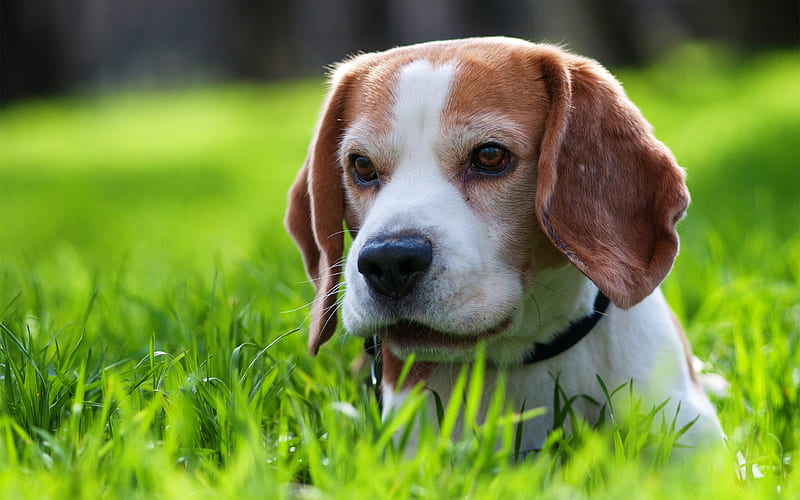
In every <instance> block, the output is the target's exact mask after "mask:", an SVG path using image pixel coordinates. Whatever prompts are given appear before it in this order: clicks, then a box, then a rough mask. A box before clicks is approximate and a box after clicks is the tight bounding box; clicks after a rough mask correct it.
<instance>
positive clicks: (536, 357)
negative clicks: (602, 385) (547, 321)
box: [364, 290, 610, 394]
mask: <svg viewBox="0 0 800 500" xmlns="http://www.w3.org/2000/svg"><path fill="white" fill-rule="evenodd" d="M609 302H610V300H609V299H608V297H606V294H604V293H603V292H601V291H600V290H598V291H597V296H596V297H595V299H594V306H593V307H592V312H591V313H589V314H587V315H586V316H584V317H583V318H581V319H579V320H577V321H574V322H573V323H571V324H570V325H569V327H567V329H566V330H564V331H562V332H561V333H559V334H558V335H556V336H555V337H553V339H552V340H550V342H546V343H544V344H542V343H539V342H536V343H535V344H533V348H532V349H531V350H530V351H528V354H526V355H525V358H524V359H523V360H522V364H523V365H530V364H533V363H538V362H540V361H544V360H546V359H550V358H553V357H555V356H558V355H559V354H561V353H562V352H564V351H566V350H567V349H569V348H570V347H572V346H574V345H575V344H577V343H578V342H580V341H581V340H582V339H583V337H585V336H586V335H587V334H588V333H589V332H590V331H592V328H594V325H596V324H597V322H598V321H600V318H602V317H603V316H605V315H606V309H607V308H608V304H609ZM364 351H366V353H367V354H369V355H370V356H371V357H372V363H371V366H370V376H369V379H368V380H367V384H368V385H371V386H372V387H373V388H374V389H375V391H376V394H380V384H381V375H382V371H383V366H382V363H381V355H380V351H381V339H380V338H378V336H377V335H373V336H371V337H367V338H366V339H365V340H364Z"/></svg>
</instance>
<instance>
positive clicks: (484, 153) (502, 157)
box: [472, 144, 511, 173]
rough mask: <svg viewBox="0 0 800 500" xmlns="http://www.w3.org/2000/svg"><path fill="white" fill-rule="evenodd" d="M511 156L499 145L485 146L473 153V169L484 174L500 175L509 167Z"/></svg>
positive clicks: (479, 147)
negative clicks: (499, 173)
mask: <svg viewBox="0 0 800 500" xmlns="http://www.w3.org/2000/svg"><path fill="white" fill-rule="evenodd" d="M510 157H511V155H510V154H509V152H508V150H506V149H505V148H503V147H502V146H498V145H497V144H483V145H481V146H478V147H477V148H475V149H474V150H473V151H472V168H474V169H476V170H480V171H482V172H489V173H498V172H502V171H503V170H505V168H506V167H507V166H508V163H509V159H510Z"/></svg>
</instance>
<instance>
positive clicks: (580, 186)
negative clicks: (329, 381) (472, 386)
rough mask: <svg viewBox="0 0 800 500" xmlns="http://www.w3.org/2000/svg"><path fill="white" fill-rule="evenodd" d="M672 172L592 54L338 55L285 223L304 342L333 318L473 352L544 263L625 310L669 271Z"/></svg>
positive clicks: (502, 50) (679, 210)
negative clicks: (305, 291)
mask: <svg viewBox="0 0 800 500" xmlns="http://www.w3.org/2000/svg"><path fill="white" fill-rule="evenodd" d="M687 203H688V195H687V193H686V190H685V186H684V184H683V172H682V171H681V170H680V169H679V168H678V167H677V165H676V164H675V162H674V160H673V158H672V156H671V155H670V153H669V151H668V150H667V149H666V148H665V147H664V146H663V145H662V144H661V143H659V142H658V141H657V140H655V138H654V137H653V136H652V134H651V132H650V129H649V125H648V124H647V123H646V122H645V121H644V119H643V118H642V117H641V115H640V114H639V112H638V110H637V109H636V108H635V107H634V106H633V105H632V104H631V103H630V101H628V100H627V98H626V97H625V95H624V93H623V92H622V90H621V88H620V87H619V85H618V84H617V82H616V81H615V80H614V79H613V78H612V77H611V76H610V75H609V74H608V73H607V72H606V71H605V70H603V69H602V68H601V67H600V66H599V65H597V63H594V62H593V61H590V60H587V59H584V58H579V57H576V56H572V55H570V54H567V53H565V52H563V51H560V50H558V49H555V48H552V47H548V46H537V45H533V44H528V43H525V42H521V41H516V40H508V39H472V40H461V41H451V42H436V43H431V44H422V45H417V46H411V47H405V48H400V49H394V50H391V51H388V52H383V53H378V54H367V55H363V56H359V57H357V58H355V59H353V60H350V61H348V62H346V63H344V64H342V65H341V66H339V68H338V69H337V71H336V73H335V75H334V77H333V79H332V88H331V92H330V93H329V96H328V100H327V102H326V105H325V109H324V111H323V114H322V117H321V120H320V123H319V125H318V130H317V134H316V136H315V140H314V142H313V143H312V146H311V148H310V151H309V156H308V159H307V160H306V164H305V165H304V168H303V169H302V170H301V172H300V174H299V176H298V178H297V181H296V182H295V185H294V187H293V189H292V193H291V196H290V207H289V212H288V215H287V225H288V227H289V230H290V232H291V233H292V235H293V236H294V237H295V240H296V241H297V243H298V245H299V247H300V248H301V250H302V252H303V256H304V261H305V263H306V269H307V271H308V272H309V275H310V276H311V278H312V279H313V280H314V282H315V285H316V287H317V299H316V300H315V304H314V309H313V310H312V326H311V339H310V342H309V345H310V348H311V350H312V352H316V350H317V348H318V347H319V345H320V344H321V343H322V342H324V341H325V340H327V338H329V337H330V335H331V334H332V332H333V329H334V328H335V324H336V316H335V311H336V307H337V302H336V292H337V283H338V281H339V280H338V276H339V272H340V262H341V257H342V252H343V241H342V236H343V235H342V222H343V221H344V222H345V223H346V225H347V228H348V229H349V230H350V231H351V233H352V234H353V235H354V239H353V243H352V245H351V247H350V250H349V253H348V255H347V259H346V264H345V265H344V282H345V284H346V286H345V292H344V296H343V301H342V317H343V323H344V327H345V329H346V330H347V331H348V332H350V333H352V334H355V335H359V336H366V335H372V334H379V335H381V336H382V337H383V339H384V342H386V344H387V345H389V346H390V348H391V349H392V350H393V351H394V352H395V353H396V354H399V355H401V356H403V355H407V354H408V353H410V352H416V353H417V354H418V355H420V356H421V357H422V358H423V359H442V358H447V359H454V358H461V357H463V356H469V355H470V353H471V350H472V348H473V347H474V346H475V345H476V344H477V343H478V342H479V341H480V340H482V339H497V338H503V337H504V336H514V335H517V334H518V330H519V329H520V328H523V326H524V325H521V324H520V323H521V321H520V319H521V318H522V317H523V312H524V311H523V309H524V307H525V300H524V299H525V297H526V295H527V294H528V292H529V290H530V288H531V286H532V284H533V283H534V282H535V280H536V279H537V275H538V274H539V273H540V272H541V271H542V270H543V269H546V268H550V267H557V266H563V265H568V264H571V265H573V266H575V267H577V268H578V269H579V270H580V271H581V272H583V273H584V274H585V275H587V276H588V277H589V278H590V279H591V280H592V281H594V282H595V283H596V284H597V286H598V287H599V288H601V289H602V290H603V291H604V292H605V293H606V294H607V295H608V296H609V297H610V298H611V299H612V300H613V301H614V302H615V303H616V304H617V305H618V306H620V307H630V306H631V305H633V304H635V303H637V302H638V301H640V300H641V299H643V298H644V297H645V296H647V295H648V294H650V293H651V292H652V290H653V289H654V288H655V287H656V286H657V285H658V283H659V282H660V281H661V280H662V279H663V278H664V276H665V275H666V273H667V272H668V270H669V268H670V267H671V265H672V261H673V259H674V256H675V253H676V252H677V235H676V234H675V231H674V224H675V222H676V221H677V220H678V219H679V218H680V217H681V216H682V214H683V213H684V210H685V208H686V205H687Z"/></svg>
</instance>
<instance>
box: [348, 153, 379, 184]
mask: <svg viewBox="0 0 800 500" xmlns="http://www.w3.org/2000/svg"><path fill="white" fill-rule="evenodd" d="M350 164H351V165H352V166H353V172H355V174H356V180H357V181H359V182H364V183H367V182H372V181H374V180H375V179H377V178H378V172H377V171H376V170H375V165H373V164H372V160H370V159H369V158H367V157H366V156H361V155H357V154H354V155H350Z"/></svg>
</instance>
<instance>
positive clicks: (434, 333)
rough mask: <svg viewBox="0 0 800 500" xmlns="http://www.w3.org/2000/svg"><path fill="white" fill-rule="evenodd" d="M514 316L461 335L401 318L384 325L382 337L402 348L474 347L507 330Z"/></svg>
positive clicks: (431, 349)
mask: <svg viewBox="0 0 800 500" xmlns="http://www.w3.org/2000/svg"><path fill="white" fill-rule="evenodd" d="M512 322H513V318H512V317H511V316H509V317H508V318H506V319H504V320H503V321H500V322H499V323H497V324H496V325H495V326H493V327H491V328H488V329H486V330H483V331H481V332H479V333H474V334H466V335H459V334H454V333H448V332H447V331H445V330H440V329H437V328H433V327H431V326H428V325H425V324H422V323H418V322H416V321H408V320H401V321H398V322H396V323H393V324H391V325H389V326H386V327H384V329H383V331H382V332H381V333H380V337H381V338H382V339H383V340H384V341H385V342H387V343H389V344H391V345H394V346H396V347H398V348H400V349H402V350H411V351H416V350H424V351H437V350H440V349H446V350H458V349H467V348H470V347H474V346H475V345H476V344H477V343H478V342H480V341H481V340H484V339H487V338H489V337H493V336H495V335H497V334H499V333H502V332H504V331H505V330H507V329H508V328H509V327H510V326H511V323H512Z"/></svg>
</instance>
